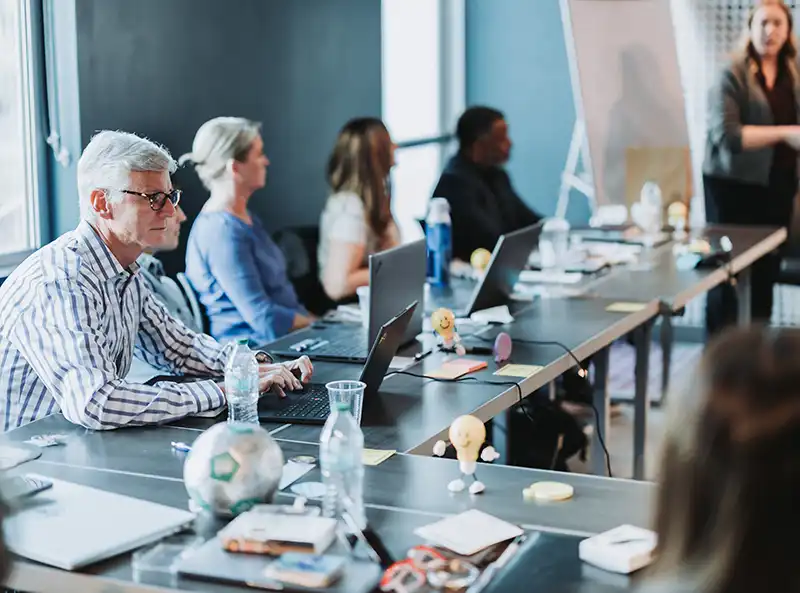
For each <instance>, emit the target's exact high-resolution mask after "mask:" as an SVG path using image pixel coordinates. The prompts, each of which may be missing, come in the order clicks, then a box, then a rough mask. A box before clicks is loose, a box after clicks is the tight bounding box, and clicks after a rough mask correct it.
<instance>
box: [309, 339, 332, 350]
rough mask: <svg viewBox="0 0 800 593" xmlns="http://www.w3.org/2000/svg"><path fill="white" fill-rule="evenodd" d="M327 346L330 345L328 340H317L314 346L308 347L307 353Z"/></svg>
mask: <svg viewBox="0 0 800 593" xmlns="http://www.w3.org/2000/svg"><path fill="white" fill-rule="evenodd" d="M327 344H330V342H328V340H319V341H317V343H316V344H314V345H313V346H311V347H310V348H309V349H308V350H309V352H310V351H312V350H316V349H317V348H322V347H323V346H325V345H327Z"/></svg>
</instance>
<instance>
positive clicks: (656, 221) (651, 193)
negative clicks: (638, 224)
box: [639, 181, 663, 234]
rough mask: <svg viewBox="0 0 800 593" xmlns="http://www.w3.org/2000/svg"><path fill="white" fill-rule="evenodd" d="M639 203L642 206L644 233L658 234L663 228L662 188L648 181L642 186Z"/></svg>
mask: <svg viewBox="0 0 800 593" xmlns="http://www.w3.org/2000/svg"><path fill="white" fill-rule="evenodd" d="M639 202H640V203H641V204H642V209H643V211H644V212H643V218H644V227H645V228H644V231H645V232H646V233H651V234H657V233H659V232H660V231H661V228H662V226H663V225H662V220H661V218H662V212H661V210H662V208H663V202H662V200H661V188H660V187H659V186H658V184H657V183H656V182H655V181H647V182H646V183H645V184H644V185H643V186H642V191H641V194H640V195H639Z"/></svg>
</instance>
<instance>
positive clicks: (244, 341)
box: [236, 338, 250, 346]
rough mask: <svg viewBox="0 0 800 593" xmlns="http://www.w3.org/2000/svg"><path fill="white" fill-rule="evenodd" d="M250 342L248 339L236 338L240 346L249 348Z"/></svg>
mask: <svg viewBox="0 0 800 593" xmlns="http://www.w3.org/2000/svg"><path fill="white" fill-rule="evenodd" d="M249 342H250V340H249V339H248V338H236V343H237V344H239V345H240V346H247V344H248V343H249Z"/></svg>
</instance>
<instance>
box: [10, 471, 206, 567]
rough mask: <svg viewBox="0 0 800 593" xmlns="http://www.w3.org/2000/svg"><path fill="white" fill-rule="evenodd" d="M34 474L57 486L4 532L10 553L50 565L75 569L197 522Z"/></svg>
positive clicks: (19, 512) (17, 512)
mask: <svg viewBox="0 0 800 593" xmlns="http://www.w3.org/2000/svg"><path fill="white" fill-rule="evenodd" d="M29 475H32V476H33V474H29ZM35 477H37V478H41V479H45V480H50V481H51V482H53V487H52V488H50V489H48V490H44V491H43V492H40V493H38V494H35V495H33V496H31V497H29V498H27V499H26V500H25V503H24V505H22V506H19V507H15V508H14V509H13V510H12V512H11V513H10V514H9V516H8V517H7V518H6V519H5V520H4V522H3V528H4V529H3V531H4V534H5V538H6V545H7V546H8V548H9V549H10V550H11V551H12V552H14V553H15V554H17V555H19V556H22V557H24V558H29V559H31V560H35V561H36V562H42V563H44V564H49V565H50V566H56V567H58V568H63V569H65V570H75V569H77V568H81V567H83V566H87V565H89V564H92V563H94V562H99V561H100V560H105V559H106V558H111V557H112V556H116V555H117V554H121V553H123V552H128V551H130V550H133V549H135V548H138V547H140V546H143V545H145V544H149V543H152V542H155V541H157V540H159V539H161V538H162V537H165V536H167V535H170V534H171V533H175V532H177V531H180V530H181V529H183V528H184V527H186V526H187V525H190V524H191V523H192V521H193V520H194V515H193V514H192V513H190V512H188V511H184V510H180V509H175V508H172V507H168V506H164V505H161V504H156V503H153V502H148V501H145V500H140V499H138V498H131V497H130V496H123V495H121V494H112V493H111V492H105V491H104V490H98V489H96V488H90V487H88V486H81V485H80V484H75V483H73V482H65V481H62V480H55V479H53V478H47V477H45V476H35Z"/></svg>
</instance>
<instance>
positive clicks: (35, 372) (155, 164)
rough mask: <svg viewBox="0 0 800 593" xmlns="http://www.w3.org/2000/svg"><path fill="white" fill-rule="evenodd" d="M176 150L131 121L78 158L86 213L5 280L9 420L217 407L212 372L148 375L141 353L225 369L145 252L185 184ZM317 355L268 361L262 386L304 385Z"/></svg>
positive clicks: (100, 419) (163, 415) (1, 352)
mask: <svg viewBox="0 0 800 593" xmlns="http://www.w3.org/2000/svg"><path fill="white" fill-rule="evenodd" d="M175 167H176V163H175V161H174V160H173V159H172V157H171V156H170V154H169V152H167V150H166V149H164V148H162V147H160V146H158V145H156V144H154V143H153V142H150V141H149V140H146V139H143V138H140V137H138V136H135V135H133V134H128V133H124V132H112V131H104V132H100V133H99V134H97V135H96V136H94V137H93V138H92V140H91V142H89V145H88V146H87V147H86V149H85V150H84V151H83V154H82V155H81V159H80V162H79V163H78V191H79V194H80V201H81V218H82V220H81V222H80V224H79V225H78V227H77V228H76V229H75V230H73V231H70V232H68V233H66V234H64V235H62V236H61V237H59V238H58V239H56V240H55V241H53V242H52V243H50V244H49V245H46V246H45V247H42V248H41V249H40V250H38V251H37V252H35V253H34V254H33V255H31V256H30V257H29V258H28V259H26V260H25V261H24V262H23V263H22V264H21V265H20V266H19V267H18V268H17V269H16V270H15V271H14V273H13V274H12V275H11V276H10V277H9V278H8V279H7V280H6V281H5V282H4V283H3V285H2V286H1V287H0V402H2V406H3V409H2V416H3V429H4V430H9V429H10V428H14V427H17V426H22V425H23V424H26V423H28V422H31V421H33V420H36V419H38V418H41V417H43V416H46V415H48V414H52V413H54V412H59V411H60V412H62V413H63V414H64V417H65V418H67V420H69V421H71V422H73V423H76V424H80V425H82V426H85V427H87V428H92V429H112V428H117V427H121V426H133V425H141V424H150V423H159V422H165V421H169V420H174V419H177V418H181V417H183V416H187V415H190V414H195V413H199V412H204V411H207V410H212V409H215V408H219V407H221V406H222V405H224V404H225V393H224V386H223V385H221V384H219V383H217V382H216V381H213V380H198V381H194V382H167V381H164V382H160V383H157V384H156V385H153V386H150V385H139V384H133V383H129V382H127V381H126V380H125V379H124V377H125V376H126V375H127V373H128V370H129V368H130V366H131V359H132V357H133V356H134V355H135V356H137V357H139V358H141V359H143V360H144V361H145V362H147V363H149V364H151V365H152V366H154V367H156V368H159V369H162V370H164V371H166V372H169V373H173V374H177V375H201V376H202V375H206V376H208V375H216V376H219V375H220V374H222V372H223V368H224V365H225V361H226V358H227V353H228V349H227V347H223V346H222V345H220V344H219V343H218V342H216V341H215V340H214V339H213V338H211V337H209V336H206V335H202V334H197V333H195V332H193V331H191V330H189V329H188V328H186V326H184V325H183V324H182V323H180V322H178V321H176V320H175V319H173V318H172V317H171V316H170V315H169V313H168V312H167V310H166V309H165V308H164V306H163V305H161V304H160V303H159V302H158V301H157V300H156V299H155V298H154V297H153V295H152V294H151V292H150V291H149V290H148V289H147V288H146V286H145V284H144V282H143V279H142V278H141V274H138V273H137V272H138V270H139V266H138V264H137V263H136V258H138V257H139V255H141V254H142V252H143V251H145V250H146V249H150V248H154V247H156V246H158V245H159V244H160V243H161V242H162V241H163V236H162V235H163V234H164V232H165V229H166V226H167V225H166V220H167V219H168V218H170V217H171V216H173V215H174V214H175V208H176V207H177V205H178V202H179V200H180V196H181V192H180V191H179V190H176V189H174V188H173V187H172V182H171V180H170V173H172V172H174V171H175ZM295 369H297V370H299V371H300V374H301V378H302V379H303V380H304V381H305V380H307V379H308V377H309V376H310V375H311V372H312V367H311V363H310V362H309V361H308V358H306V357H303V358H300V359H298V360H295V361H292V362H289V363H284V364H275V365H261V382H260V388H261V390H262V391H266V390H267V389H270V388H272V387H275V388H276V390H277V391H278V392H279V394H281V395H282V394H283V391H282V390H283V389H299V388H301V387H302V384H301V382H300V381H299V380H298V379H297V378H296V377H295V375H294V374H293V372H292V371H293V370H295Z"/></svg>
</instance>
